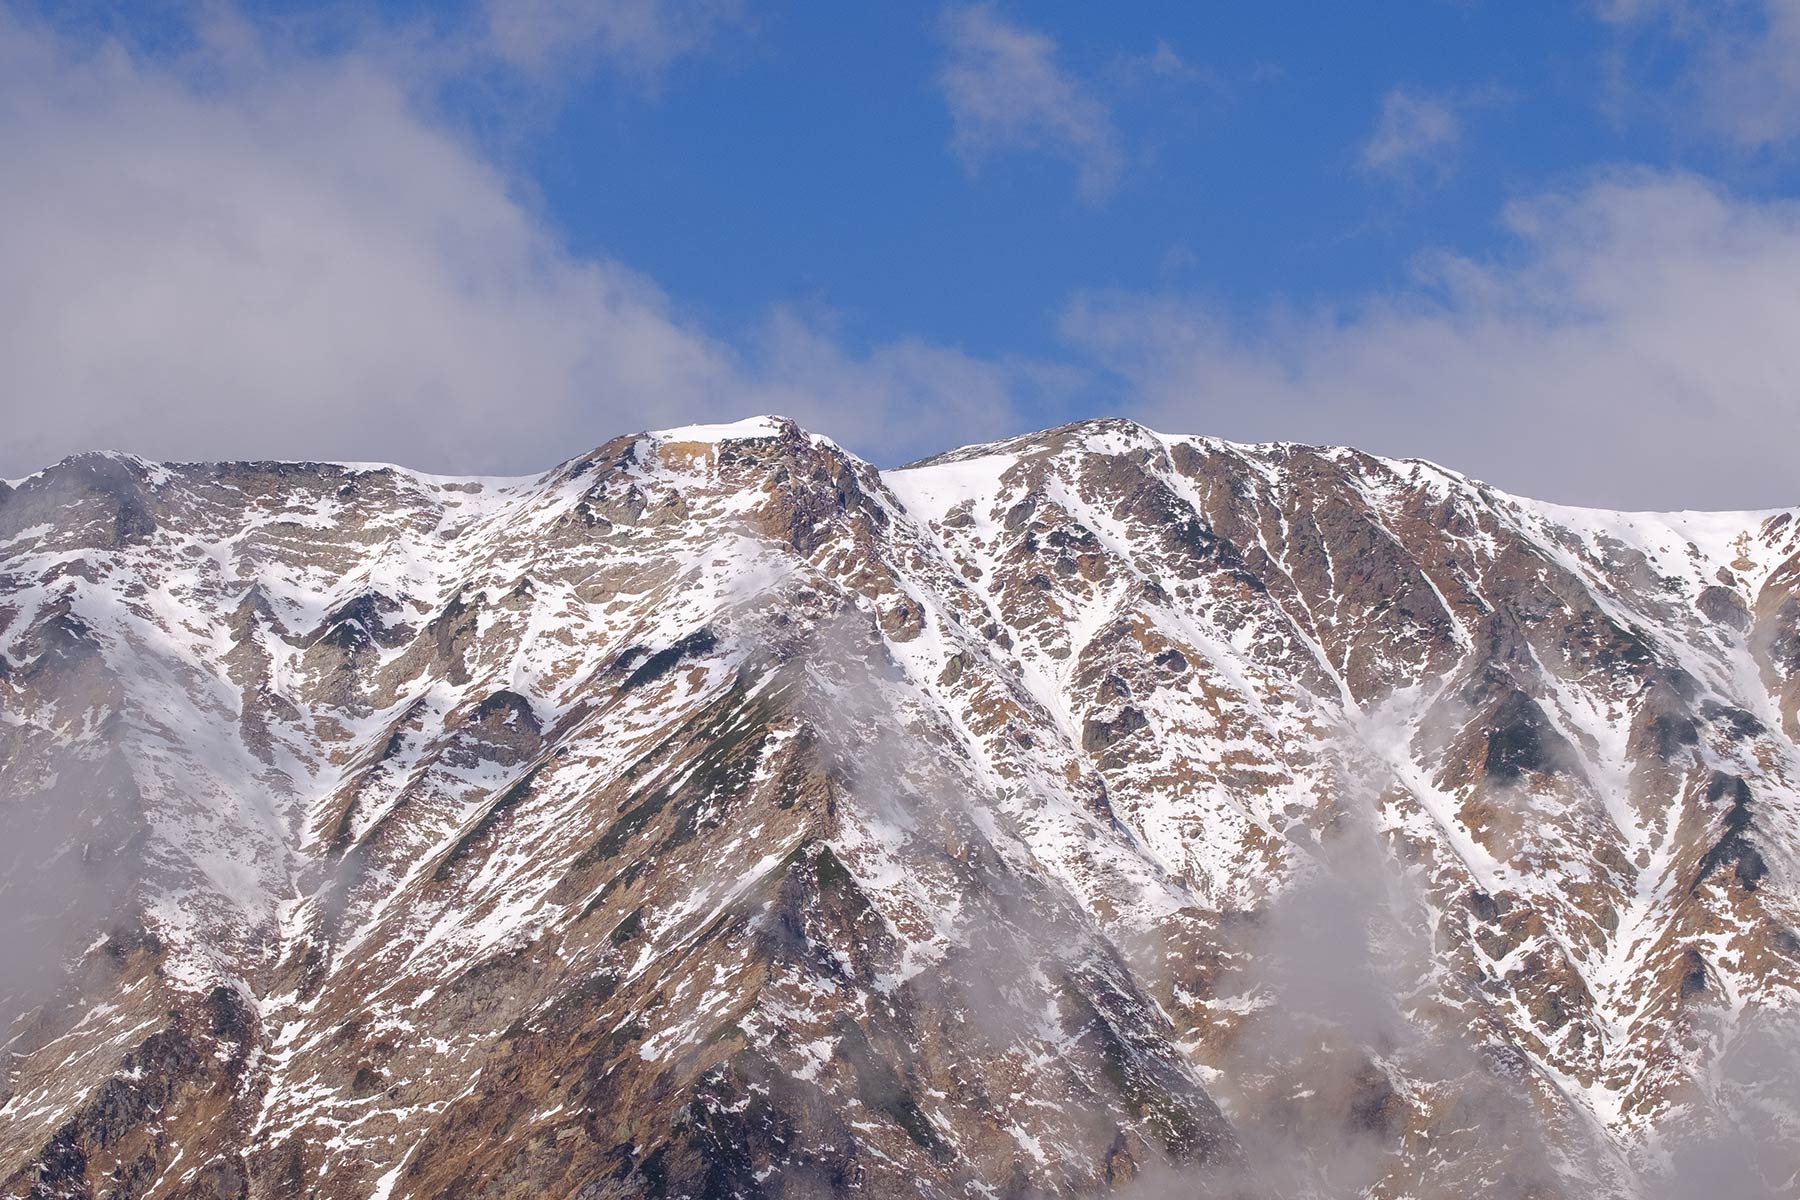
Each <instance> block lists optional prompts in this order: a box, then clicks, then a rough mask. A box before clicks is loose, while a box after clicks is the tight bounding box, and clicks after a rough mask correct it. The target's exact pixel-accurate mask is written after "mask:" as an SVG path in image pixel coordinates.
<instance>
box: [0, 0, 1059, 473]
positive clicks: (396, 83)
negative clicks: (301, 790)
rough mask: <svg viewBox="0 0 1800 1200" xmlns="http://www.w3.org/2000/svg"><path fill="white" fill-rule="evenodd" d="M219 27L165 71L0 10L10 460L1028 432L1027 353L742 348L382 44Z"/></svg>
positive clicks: (3, 372)
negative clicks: (713, 421) (988, 356)
mask: <svg viewBox="0 0 1800 1200" xmlns="http://www.w3.org/2000/svg"><path fill="white" fill-rule="evenodd" d="M230 41H231V43H232V48H231V52H230V55H229V56H222V55H216V54H213V53H212V52H211V51H210V50H205V51H202V52H201V53H202V54H203V55H206V57H205V58H204V60H203V61H200V62H186V63H183V64H181V65H180V66H178V67H172V66H169V65H167V64H159V63H154V62H150V61H146V60H144V59H142V58H140V57H135V56H134V55H133V54H132V53H131V52H129V51H128V50H127V49H125V48H124V47H122V46H120V45H118V44H114V43H106V44H103V45H100V46H98V47H89V46H81V47H78V46H75V45H73V44H71V43H69V42H67V41H63V40H59V39H58V38H57V37H55V36H54V35H52V34H49V33H47V32H44V31H43V30H40V29H36V28H26V27H23V26H21V25H20V24H18V23H16V22H10V21H9V20H8V19H7V18H5V17H4V16H0V156H4V160H5V162H6V164H7V168H6V170H4V171H0V278H4V279H5V280H6V281H7V286H6V287H5V288H4V289H0V379H3V383H0V419H3V424H4V427H5V431H6V434H5V437H4V438H0V474H5V475H12V474H19V473H23V472H24V471H26V470H29V469H31V468H34V467H36V466H39V465H42V464H43V463H45V462H48V461H51V460H53V459H55V458H57V457H60V456H62V455H64V454H67V453H70V452H73V451H76V450H83V449H92V448H95V447H100V446H112V447H119V448H123V449H128V450H133V451H137V452H139V453H143V454H146V455H149V456H153V457H182V458H207V457H233V456H268V457H288V458H291V457H302V456H305V457H338V458H355V459H392V460H398V461H401V462H405V463H408V464H412V465H418V466H421V467H427V468H431V467H435V468H438V469H444V470H465V469H467V470H483V471H492V470H527V469H532V468H538V467H543V466H546V465H548V464H550V463H552V462H555V461H558V460H560V459H562V458H564V457H567V456H569V455H571V454H574V453H577V452H579V451H581V450H582V449H585V448H586V447H587V446H589V445H592V444H594V443H597V442H599V441H601V440H603V439H605V438H607V437H610V436H612V435H614V434H617V433H620V432H627V431H631V430H636V429H642V428H646V427H653V426H656V425H660V424H669V423H675V422H680V421H687V420H695V419H707V418H713V417H719V418H726V417H733V418H735V417H737V416H741V415H743V414H744V413H746V412H754V411H765V410H769V409H774V408H778V407H779V408H785V409H788V410H791V415H793V416H795V417H796V418H800V419H802V420H806V421H809V422H811V423H813V424H814V426H815V427H816V428H818V429H819V430H820V431H821V432H825V433H830V434H834V435H838V436H840V437H843V438H845V439H846V440H848V441H849V442H850V443H851V444H853V445H856V446H860V447H862V448H864V449H868V450H870V451H871V452H872V453H877V454H880V455H883V456H884V457H888V458H890V459H891V458H895V457H900V456H905V455H909V454H922V453H925V452H927V451H931V450H935V449H939V448H941V444H942V443H941V441H940V440H939V439H940V438H943V439H950V438H951V437H952V432H951V429H952V425H953V424H954V425H955V426H956V427H958V428H964V429H968V430H970V431H972V432H985V431H996V432H997V431H999V429H1000V428H1001V427H1006V426H1007V422H1009V421H1014V420H1016V416H1015V415H1014V409H1013V408H1012V406H1011V403H1010V399H1009V398H1010V396H1011V395H1013V394H1014V392H1015V390H1017V389H1018V388H1019V387H1025V386H1029V380H1028V379H1027V376H1028V375H1029V372H1028V371H1026V370H1024V369H1023V368H1014V367H1010V366H1007V365H1004V364H993V363H982V362H978V361H976V360H974V359H970V358H968V357H966V356H963V355H960V354H958V353H956V352H953V351H948V350H942V349H936V348H931V347H926V346H921V345H917V344H914V343H907V342H902V343H898V344H895V345H891V346H878V347H876V348H874V349H873V350H871V351H869V352H868V353H866V354H852V353H850V352H848V351H845V350H843V349H841V348H838V347H836V346H834V345H833V344H831V343H830V342H829V341H828V340H827V339H826V338H825V337H824V335H823V334H820V333H816V332H812V333H809V332H808V330H807V328H806V326H805V325H804V324H802V323H800V322H799V321H797V320H796V319H794V318H792V317H787V316H779V315H778V316H777V317H776V318H773V319H772V320H771V322H770V325H769V329H768V330H766V331H763V332H762V333H760V334H759V333H757V332H756V331H751V332H752V337H751V346H750V348H749V350H747V351H739V350H735V349H733V348H732V347H730V346H728V345H726V344H724V343H722V342H721V341H719V340H718V339H716V338H714V337H710V336H708V335H707V334H706V333H704V332H702V331H700V330H698V329H696V328H694V327H693V326H692V325H691V324H690V323H688V322H686V321H684V320H683V319H682V318H681V317H680V315H679V314H678V313H677V312H676V311H675V309H674V308H673V307H672V305H671V304H670V302H669V300H668V299H667V298H666V297H665V296H663V295H662V294H661V293H660V292H659V291H658V289H657V288H656V287H655V286H654V285H653V284H652V283H650V282H649V281H647V280H645V279H643V278H642V277H640V276H638V275H635V274H633V273H632V272H630V271H628V270H626V269H624V268H622V267H620V266H619V265H617V264H615V263H612V262H608V261H605V260H599V259H589V258H582V257H577V256H574V255H572V254H570V253H569V252H568V251H567V250H566V249H565V248H564V247H563V246H562V244H561V243H560V242H559V241H558V239H557V238H556V237H555V236H554V234H553V233H552V232H551V231H550V230H548V229H547V228H546V227H545V226H544V225H543V224H542V223H541V222H540V220H539V219H538V218H537V217H536V216H535V215H534V214H533V213H532V212H531V211H530V210H529V209H527V208H526V207H524V206H523V205H521V204H520V203H519V202H518V200H517V199H516V198H515V196H514V187H513V181H512V180H510V179H509V178H508V177H507V176H505V175H504V174H503V173H501V172H500V171H498V170H497V169H496V168H495V167H493V166H492V165H491V164H490V163H488V162H487V161H486V160H484V158H483V157H482V155H481V154H479V153H478V152H477V151H476V150H475V149H474V148H472V147H471V146H470V145H468V144H467V143H466V142H465V141H463V140H461V139H459V138H458V137H456V136H454V135H452V134H451V133H449V132H447V131H446V130H445V128H444V127H442V126H441V125H440V124H439V123H437V122H435V121H434V120H433V119H432V118H431V117H430V114H429V113H427V112H422V111H421V110H420V109H419V107H418V106H417V104H416V103H415V102H414V100H413V99H411V98H410V97H409V89H408V88H407V86H406V81H405V80H403V79H397V78H396V77H395V76H394V74H393V71H392V69H391V65H390V64H388V63H387V62H385V61H378V60H377V59H376V58H374V57H371V56H363V55H359V54H357V53H354V52H353V53H351V54H349V55H347V56H345V57H341V58H336V59H332V60H329V61H323V60H318V59H311V58H306V57H304V56H293V55H287V54H280V53H268V52H266V47H264V46H263V45H262V44H261V43H259V42H258V40H257V38H256V36H255V35H254V34H252V35H250V36H249V37H248V39H247V40H246V39H245V38H234V39H230ZM946 393H947V394H946ZM971 405H976V406H979V411H975V410H972V409H971V408H970V406H971ZM921 412H923V413H924V414H926V415H925V418H924V419H920V416H919V414H920V413H921ZM959 414H960V415H959ZM983 414H986V415H985V416H984V415H983ZM965 422H966V424H965Z"/></svg>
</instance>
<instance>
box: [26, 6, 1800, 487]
mask: <svg viewBox="0 0 1800 1200" xmlns="http://www.w3.org/2000/svg"><path fill="white" fill-rule="evenodd" d="M3 11H4V12H5V15H4V16H0V68H3V69H0V76H3V77H4V78H3V81H0V151H4V152H6V153H7V155H8V159H9V161H10V162H12V163H14V164H15V169H13V170H11V171H9V172H8V173H7V175H6V177H5V178H3V179H0V269H5V270H7V271H8V272H9V273H10V274H11V275H12V277H13V278H15V279H17V280H19V281H20V283H21V285H22V286H21V287H19V288H17V289H15V293H14V294H15V300H14V301H13V303H11V304H5V303H0V357H4V358H5V359H6V360H7V361H8V362H9V364H10V365H9V367H8V368H7V370H8V372H9V374H10V375H11V378H10V379H7V380H4V383H5V388H4V392H0V405H5V406H9V407H10V408H12V409H13V410H14V411H13V416H14V418H15V421H14V424H15V429H16V431H17V436H16V437H15V439H14V440H13V443H12V445H11V446H10V447H9V448H4V449H0V474H19V473H22V472H23V471H25V470H29V469H31V468H32V467H35V466H37V465H41V464H42V463H43V462H45V461H49V460H50V459H53V458H55V457H58V456H60V455H61V454H64V453H68V452H71V451H73V450H76V449H81V448H86V447H88V446H91V445H95V444H115V445H121V446H122V447H123V448H126V449H132V450H137V451H139V452H141V453H145V454H147V455H151V456H155V457H201V456H279V457H296V456H318V457H339V458H356V459H397V460H400V461H404V462H409V463H412V464H415V465H419V466H422V467H428V468H437V469H444V470H471V471H522V470H528V469H533V468H536V467H541V466H543V465H545V464H547V463H549V462H552V461H555V460H556V459H559V458H562V457H567V456H568V455H570V454H573V453H576V452H578V451H579V450H581V449H582V448H584V447H585V446H587V445H590V444H593V443H595V442H598V441H600V440H603V439H604V438H606V437H608V436H611V435H613V434H615V433H619V432H625V431H629V430H633V429H638V428H644V427H647V426H655V425H661V424H669V423H676V422H680V421H685V420H692V419H725V418H730V417H735V416H741V415H746V414H748V413H750V412H756V411H764V410H768V409H774V410H777V411H787V412H790V413H791V414H792V415H794V416H796V417H797V418H799V419H801V420H802V421H803V422H805V423H807V424H808V425H810V426H812V427H814V428H817V429H819V430H820V431H821V432H825V433H829V434H832V435H833V436H836V437H838V438H839V439H840V440H842V441H844V442H845V443H846V444H847V445H849V446H850V447H852V448H853V449H855V450H857V451H858V452H859V453H862V454H864V455H866V456H867V457H870V458H872V459H873V460H875V461H877V462H879V463H893V462H898V461H904V460H906V459H908V458H910V457H914V456H917V455H921V454H925V453H929V452H931V451H934V450H938V449H942V448H946V447H948V446H950V445H953V444H957V443H961V442H966V441H970V440H976V439H981V438H988V437H997V436H1002V435H1005V434H1009V433H1013V432H1019V431H1023V430H1027V429H1031V428H1036V427H1040V426H1044V425H1049V424H1054V423H1058V422H1061V421H1064V420H1069V419H1075V418H1079V417H1083V416H1091V415H1109V414H1118V415H1127V416H1132V417H1135V418H1137V419H1140V420H1144V421H1146V422H1147V423H1150V424H1153V425H1155V426H1157V427H1159V428H1164V429H1168V430H1171V431H1176V432H1195V433H1207V434H1215V435H1219V436H1225V437H1233V438H1241V439H1246V440H1264V439H1281V440H1298V441H1307V442H1349V443H1353V444H1357V445H1361V446H1364V447H1366V448H1368V449H1371V450H1374V451H1377V452H1382V453H1390V454H1396V455H1415V454H1416V455H1422V456H1427V457H1432V458H1436V459H1438V460H1440V461H1444V462H1446V463H1447V464H1448V465H1451V466H1453V467H1457V468H1459V469H1463V470H1466V471H1469V472H1471V473H1473V474H1476V475H1478V476H1482V477H1485V478H1489V479H1491V480H1493V481H1494V482H1496V483H1498V484H1500V485H1501V486H1504V487H1509V488H1512V489H1514V490H1519V491H1525V492H1534V493H1537V494H1542V495H1547V496H1549V497H1550V498H1555V499H1565V500H1570V501H1575V502H1586V503H1603V504H1611V505H1621V506H1637V507H1670V506H1702V505H1704V506H1734V507H1735V506H1756V505H1777V504H1791V503H1794V502H1796V501H1797V500H1800V495H1796V494H1795V493H1796V492H1797V491H1800V488H1797V487H1796V486H1795V481H1796V479H1797V478H1800V475H1797V474H1796V473H1795V472H1793V470H1792V469H1791V467H1790V466H1789V465H1788V462H1787V459H1788V454H1787V452H1786V450H1785V449H1784V448H1783V447H1784V445H1785V443H1786V442H1790V441H1791V440H1792V436H1791V435H1792V433H1793V431H1794V430H1795V428H1796V427H1800V406H1797V404H1796V400H1795V393H1794V391H1793V389H1792V387H1791V386H1790V384H1789V381H1790V380H1792V379H1794V378H1795V377H1796V375H1795V372H1800V349H1796V346H1800V337H1795V336H1793V335H1794V333H1795V332H1796V328H1795V326H1796V323H1797V322H1800V295H1797V294H1796V291H1795V287H1796V285H1795V284H1794V282H1792V281H1794V280H1796V279H1800V272H1796V271H1795V270H1792V269H1791V268H1796V267H1800V217H1797V216H1796V213H1795V211H1794V206H1793V204H1792V202H1791V200H1790V197H1792V196H1793V194H1794V193H1795V191H1796V189H1797V188H1800V173H1797V168H1796V156H1795V138H1796V137H1797V136H1800V3H1796V2H1795V0H1724V2H1722V3H1716V4H1712V5H1706V6H1701V5H1697V4H1689V3H1687V2H1686V0H1607V2H1602V0H1595V2H1593V3H1571V4H1566V5H1515V4H1501V3H1489V2H1483V0H1415V2H1414V3H1409V4H1390V3H1370V4H1361V5H1317V4H1305V5H1302V4H1261V5H1196V4H1172V3H1171V4H1139V5H1094V4H1076V3H1037V4H1023V3H1011V4H1008V3H993V4H980V5H973V6H970V5H961V4H951V5H946V6H940V5H930V4H852V5H842V4H829V5H827V4H800V3H768V4H756V3H752V2H750V0H585V2H578V0H479V2H473V3H469V4H466V5H462V6H454V5H450V6H446V5H437V4H433V5H423V4H400V5H393V6H389V7H386V8H368V7H364V6H356V7H350V6H333V5H322V6H321V5H298V4H292V3H280V4H251V3H245V4H239V5H230V4H226V3H208V4H195V5H187V4H179V3H164V4H155V5H130V6H109V5H101V4H90V3H76V4H59V5H55V6H31V5H28V6H24V7H18V6H15V7H11V8H8V9H4V10H3ZM27 298H29V302H27ZM1784 435H1785V436H1784Z"/></svg>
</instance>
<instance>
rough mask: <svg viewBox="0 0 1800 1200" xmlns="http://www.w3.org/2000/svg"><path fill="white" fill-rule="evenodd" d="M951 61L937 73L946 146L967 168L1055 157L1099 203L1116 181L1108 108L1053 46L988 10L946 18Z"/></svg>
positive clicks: (1116, 153)
mask: <svg viewBox="0 0 1800 1200" xmlns="http://www.w3.org/2000/svg"><path fill="white" fill-rule="evenodd" d="M944 34H945V40H946V42H947V43H948V47H949V58H948V61H947V62H946V63H945V64H944V68H943V70H942V71H941V72H940V74H939V76H938V83H939V85H940V86H941V87H942V89H943V92H944V100H945V103H946V104H947V105H948V106H949V109H950V121H951V135H950V146H951V149H952V150H953V151H955V153H956V154H957V155H958V157H960V158H961V159H962V160H963V163H964V165H965V166H967V167H968V169H969V170H971V171H975V170H977V169H979V168H980V166H981V164H982V163H983V162H984V161H986V160H987V159H988V158H989V157H990V156H992V155H995V154H1000V153H1006V152H1012V151H1029V152H1037V153H1048V154H1054V155H1058V156H1060V157H1062V158H1065V159H1067V160H1068V161H1069V162H1070V163H1071V164H1072V165H1073V166H1074V168H1075V170H1076V178H1077V181H1078V187H1079V189H1080V192H1081V195H1082V196H1083V197H1085V198H1086V199H1088V200H1100V199H1103V198H1105V196H1106V195H1107V194H1108V193H1109V192H1111V190H1112V188H1113V186H1114V185H1115V184H1116V183H1117V181H1118V177H1119V170H1120V163H1121V153H1120V149H1119V133H1118V130H1117V128H1116V127H1115V126H1114V124H1113V119H1112V114H1111V113H1110V112H1109V111H1108V109H1107V106H1106V104H1105V103H1104V102H1103V101H1102V100H1101V99H1100V98H1099V97H1098V96H1097V95H1096V94H1095V93H1094V92H1093V90H1092V89H1091V88H1090V87H1089V86H1088V85H1087V84H1086V83H1084V82H1083V81H1082V80H1081V79H1079V78H1077V77H1076V76H1075V75H1073V74H1071V73H1070V72H1068V71H1067V70H1065V69H1064V68H1063V67H1062V66H1061V65H1060V64H1059V63H1058V61H1057V46H1056V42H1055V40H1054V39H1053V38H1051V37H1050V36H1049V35H1047V34H1044V33H1041V32H1039V31H1037V30H1033V29H1027V28H1025V27H1023V26H1020V25H1015V24H1012V23H1011V22H1008V21H1006V20H1004V19H1002V18H1001V17H999V16H998V15H996V14H995V12H994V11H993V9H992V8H990V7H988V6H986V5H977V6H975V7H972V8H963V9H956V10H952V11H951V12H949V13H948V14H946V16H945V19H944Z"/></svg>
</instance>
